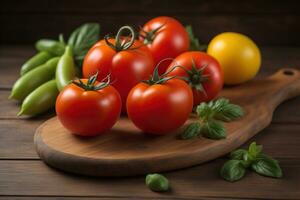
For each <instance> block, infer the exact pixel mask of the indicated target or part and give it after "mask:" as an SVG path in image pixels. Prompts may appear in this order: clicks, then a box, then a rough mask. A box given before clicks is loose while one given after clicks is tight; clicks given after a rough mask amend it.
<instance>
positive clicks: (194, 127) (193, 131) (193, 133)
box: [180, 122, 201, 140]
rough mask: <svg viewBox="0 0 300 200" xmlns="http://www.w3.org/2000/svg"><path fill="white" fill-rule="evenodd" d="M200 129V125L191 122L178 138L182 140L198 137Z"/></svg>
mask: <svg viewBox="0 0 300 200" xmlns="http://www.w3.org/2000/svg"><path fill="white" fill-rule="evenodd" d="M200 129H201V126H200V123H199V122H193V123H191V124H189V125H188V126H187V127H186V128H185V129H184V131H183V133H182V134H181V135H180V137H181V139H184V140H186V139H191V138H195V137H198V136H199V135H200Z"/></svg>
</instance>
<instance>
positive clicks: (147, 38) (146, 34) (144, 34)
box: [140, 24, 165, 44]
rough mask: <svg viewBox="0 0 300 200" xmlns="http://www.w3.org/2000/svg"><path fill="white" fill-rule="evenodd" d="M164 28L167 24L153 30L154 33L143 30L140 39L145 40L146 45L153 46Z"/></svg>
mask: <svg viewBox="0 0 300 200" xmlns="http://www.w3.org/2000/svg"><path fill="white" fill-rule="evenodd" d="M164 26H165V24H162V25H160V26H159V27H157V28H156V29H153V30H152V31H148V32H147V31H145V30H144V29H143V28H141V33H140V37H142V38H143V42H144V44H151V43H152V42H153V41H154V39H155V37H156V34H157V32H158V31H159V30H161V29H162V28H163V27H164Z"/></svg>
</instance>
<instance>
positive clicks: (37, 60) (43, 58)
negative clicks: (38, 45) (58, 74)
mask: <svg viewBox="0 0 300 200" xmlns="http://www.w3.org/2000/svg"><path fill="white" fill-rule="evenodd" d="M52 57H53V55H51V54H50V53H48V52H46V51H41V52H39V53H38V54H36V55H35V56H33V57H31V58H30V59H29V60H28V61H26V62H25V63H24V64H23V65H22V67H21V72H20V74H21V76H22V75H24V74H26V73H27V72H29V71H30V70H32V69H34V68H36V67H38V66H40V65H42V64H44V63H45V62H47V61H48V60H49V59H50V58H52Z"/></svg>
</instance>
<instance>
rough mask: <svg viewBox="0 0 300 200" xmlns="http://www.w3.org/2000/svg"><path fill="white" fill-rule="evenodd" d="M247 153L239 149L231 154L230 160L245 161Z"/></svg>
mask: <svg viewBox="0 0 300 200" xmlns="http://www.w3.org/2000/svg"><path fill="white" fill-rule="evenodd" d="M246 153H247V150H245V149H237V150H235V151H233V152H231V153H230V158H231V159H233V160H243V158H244V155H245V154H246Z"/></svg>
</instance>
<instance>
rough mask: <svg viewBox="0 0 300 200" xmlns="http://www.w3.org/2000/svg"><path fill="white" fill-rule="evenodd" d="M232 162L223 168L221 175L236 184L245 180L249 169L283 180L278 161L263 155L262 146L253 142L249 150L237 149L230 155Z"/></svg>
mask: <svg viewBox="0 0 300 200" xmlns="http://www.w3.org/2000/svg"><path fill="white" fill-rule="evenodd" d="M230 158H231V159H230V160H229V161H227V162H225V164H224V165H223V167H222V168H221V171H220V175H221V176H222V177H223V178H224V179H225V180H227V181H230V182H234V181H238V180H240V179H241V178H243V177H244V176H245V174H246V171H247V170H248V169H251V170H253V171H254V172H256V173H258V174H260V175H263V176H268V177H273V178H281V177H282V170H281V168H280V166H279V164H278V161H277V160H275V159H273V158H271V157H269V156H267V155H265V154H263V153H262V145H257V144H256V142H252V143H251V144H250V146H249V148H248V150H245V149H237V150H235V151H233V152H231V153H230Z"/></svg>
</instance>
